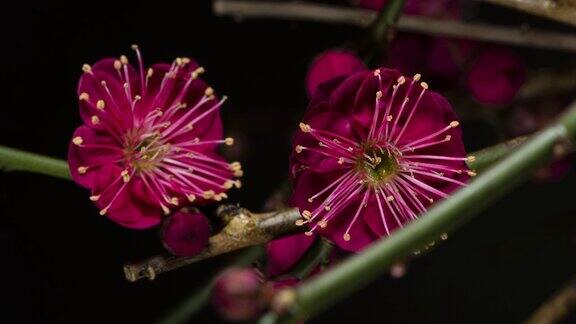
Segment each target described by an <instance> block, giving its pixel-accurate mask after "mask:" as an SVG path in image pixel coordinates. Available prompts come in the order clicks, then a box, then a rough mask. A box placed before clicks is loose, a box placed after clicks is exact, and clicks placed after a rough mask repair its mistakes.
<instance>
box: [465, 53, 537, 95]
mask: <svg viewBox="0 0 576 324" xmlns="http://www.w3.org/2000/svg"><path fill="white" fill-rule="evenodd" d="M525 80H526V66H525V65H524V61H523V60H522V58H521V57H519V56H518V55H516V54H515V53H514V52H513V51H511V50H509V49H507V48H501V47H494V48H490V49H487V50H485V51H483V52H482V53H480V55H479V56H478V57H477V58H476V61H475V62H474V63H473V65H472V67H471V68H470V71H469V74H468V88H469V89H470V92H471V93H472V95H473V96H474V99H476V100H478V101H480V102H483V103H487V104H495V105H505V104H509V103H510V102H512V100H513V99H514V97H515V96H516V94H517V93H518V91H519V90H520V88H521V87H522V85H523V84H524V81H525Z"/></svg>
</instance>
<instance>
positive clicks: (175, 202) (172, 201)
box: [170, 197, 179, 206]
mask: <svg viewBox="0 0 576 324" xmlns="http://www.w3.org/2000/svg"><path fill="white" fill-rule="evenodd" d="M170 203H171V204H172V205H174V206H178V203H179V201H178V198H176V197H172V198H170Z"/></svg>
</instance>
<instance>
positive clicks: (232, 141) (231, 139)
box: [224, 137, 234, 145]
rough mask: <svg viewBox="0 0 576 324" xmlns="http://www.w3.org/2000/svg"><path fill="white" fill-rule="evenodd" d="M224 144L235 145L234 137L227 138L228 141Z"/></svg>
mask: <svg viewBox="0 0 576 324" xmlns="http://www.w3.org/2000/svg"><path fill="white" fill-rule="evenodd" d="M224 144H226V145H234V139H233V138H232V137H226V139H225V140H224Z"/></svg>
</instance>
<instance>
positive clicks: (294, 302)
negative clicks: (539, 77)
mask: <svg viewBox="0 0 576 324" xmlns="http://www.w3.org/2000/svg"><path fill="white" fill-rule="evenodd" d="M574 138H576V101H575V102H573V103H572V104H571V106H570V108H569V109H568V110H567V112H566V113H565V114H564V115H563V116H562V117H560V118H559V120H558V121H557V122H556V123H554V124H553V125H552V126H550V127H548V128H546V129H545V130H543V131H541V132H539V133H537V134H536V135H534V136H532V137H531V138H530V139H529V140H527V141H526V143H524V144H523V145H521V146H520V147H518V149H517V150H516V151H515V152H513V153H511V154H510V155H509V156H508V157H506V158H505V159H503V160H502V161H501V162H499V163H497V164H496V165H494V166H493V167H492V168H490V169H488V170H486V171H485V172H484V173H483V174H481V175H480V176H478V177H477V178H476V179H475V180H474V181H472V182H471V183H470V185H469V186H467V187H465V188H462V189H460V190H459V191H457V192H456V193H455V194H454V195H453V196H452V197H451V198H449V199H446V200H444V201H442V202H440V203H438V204H437V205H436V206H435V207H433V208H432V209H430V210H429V211H428V213H427V214H426V215H424V216H423V217H421V218H420V219H419V220H417V221H414V222H413V223H411V224H410V225H408V226H406V227H405V228H404V229H403V230H401V231H397V232H395V233H394V234H392V235H391V236H390V237H388V238H387V239H385V240H381V241H380V242H378V243H376V244H374V245H372V246H371V247H369V248H367V249H366V250H365V251H363V253H361V254H358V255H356V256H354V257H351V258H349V259H348V260H346V261H344V262H342V263H341V264H340V265H338V266H336V267H334V268H332V269H331V270H329V271H327V272H326V273H325V274H323V275H321V276H318V277H316V278H314V279H312V280H311V281H309V282H307V283H305V284H303V285H301V286H299V287H297V288H296V289H295V290H291V289H292V288H288V289H287V290H285V291H284V292H282V291H281V292H280V293H279V294H278V295H277V298H280V297H282V298H283V301H285V302H284V303H283V304H284V305H282V306H283V307H281V308H279V309H288V310H289V311H288V312H287V313H285V314H283V315H284V316H285V317H284V318H283V320H285V321H287V322H294V321H295V320H298V319H303V318H307V317H310V316H313V315H315V314H318V313H319V312H321V311H322V310H324V309H326V308H328V307H330V306H331V305H333V304H334V303H336V302H338V301H339V300H341V299H343V298H345V297H347V296H349V295H351V294H352V293H354V292H355V291H357V290H358V289H360V288H362V287H364V286H366V285H367V284H368V283H370V282H371V281H373V280H374V279H376V278H377V277H378V276H380V275H381V274H382V273H384V271H386V270H388V269H389V268H390V267H391V266H392V265H393V264H394V263H395V262H397V261H400V260H402V259H404V258H407V257H409V256H410V255H411V254H412V253H413V251H416V250H419V249H420V248H421V247H422V246H425V245H426V244H427V243H428V242H430V241H433V240H435V239H436V238H437V237H439V236H441V234H442V233H444V232H453V231H454V230H456V229H457V228H458V227H459V226H461V225H463V224H464V223H466V222H467V221H469V220H470V219H472V218H473V217H474V216H475V215H477V214H478V213H479V212H480V211H482V210H484V209H485V208H486V207H488V206H489V205H490V204H491V203H493V202H495V201H497V200H498V199H499V198H501V197H502V196H504V195H505V194H506V193H508V192H509V191H511V190H512V189H513V188H515V187H516V186H517V185H519V184H520V183H522V182H523V181H524V180H527V179H529V178H530V177H531V176H532V173H533V172H534V171H535V170H537V169H538V168H539V167H541V166H543V165H545V164H546V163H547V162H548V161H550V160H551V159H552V158H553V157H554V155H555V154H556V155H558V154H561V152H566V151H567V150H566V146H567V144H568V143H570V141H571V140H574ZM287 295H290V296H292V298H285V297H286V296H287ZM277 302H278V303H279V302H280V301H277ZM280 304H282V303H280Z"/></svg>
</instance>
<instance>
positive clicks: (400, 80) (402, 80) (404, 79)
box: [398, 76, 406, 85]
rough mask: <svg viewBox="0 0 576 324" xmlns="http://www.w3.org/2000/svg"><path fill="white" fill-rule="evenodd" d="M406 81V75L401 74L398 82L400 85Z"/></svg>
mask: <svg viewBox="0 0 576 324" xmlns="http://www.w3.org/2000/svg"><path fill="white" fill-rule="evenodd" d="M404 82H406V78H405V77H404V76H401V77H399V78H398V84H399V85H401V84H404Z"/></svg>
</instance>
